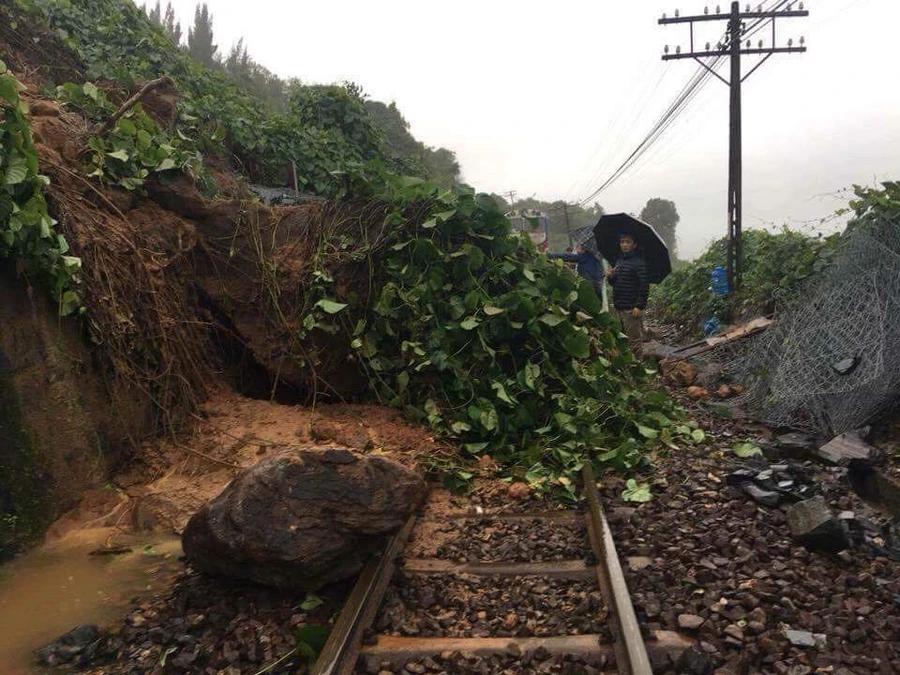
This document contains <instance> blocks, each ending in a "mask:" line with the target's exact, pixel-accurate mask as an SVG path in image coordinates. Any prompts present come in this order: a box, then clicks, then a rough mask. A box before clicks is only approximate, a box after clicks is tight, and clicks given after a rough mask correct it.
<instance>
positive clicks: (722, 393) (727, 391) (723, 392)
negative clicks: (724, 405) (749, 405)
mask: <svg viewBox="0 0 900 675" xmlns="http://www.w3.org/2000/svg"><path fill="white" fill-rule="evenodd" d="M733 395H734V390H733V389H732V388H731V387H729V386H728V385H727V384H723V385H722V386H721V387H719V388H718V389H716V396H718V397H719V398H729V397H730V396H733Z"/></svg>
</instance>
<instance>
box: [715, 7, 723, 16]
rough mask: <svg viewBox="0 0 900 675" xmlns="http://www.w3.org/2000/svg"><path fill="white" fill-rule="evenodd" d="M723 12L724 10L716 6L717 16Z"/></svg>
mask: <svg viewBox="0 0 900 675" xmlns="http://www.w3.org/2000/svg"><path fill="white" fill-rule="evenodd" d="M721 11H722V8H721V7H719V6H718V5H716V14H719V13H720V12H721Z"/></svg>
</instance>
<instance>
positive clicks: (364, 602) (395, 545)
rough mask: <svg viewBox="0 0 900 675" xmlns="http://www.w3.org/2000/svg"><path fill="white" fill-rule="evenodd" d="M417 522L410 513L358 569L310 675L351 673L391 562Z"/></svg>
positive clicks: (391, 564) (380, 596)
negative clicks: (379, 551)
mask: <svg viewBox="0 0 900 675" xmlns="http://www.w3.org/2000/svg"><path fill="white" fill-rule="evenodd" d="M415 524H416V515H415V514H413V515H412V516H410V517H409V519H408V520H407V521H406V524H405V525H404V526H403V527H402V528H400V531H399V532H397V534H395V535H394V536H393V537H391V539H390V540H389V541H388V543H387V544H386V545H385V547H384V550H383V551H382V553H381V555H376V556H375V557H373V558H372V559H371V560H370V561H369V562H368V563H367V564H366V566H365V567H364V568H363V571H362V572H360V575H359V578H358V579H357V581H356V584H354V586H353V590H352V591H350V595H349V596H348V597H347V602H346V603H344V607H343V609H341V613H340V615H339V616H338V619H337V621H335V623H334V627H333V628H332V629H331V633H329V635H328V640H326V642H325V646H324V647H323V648H322V653H321V654H319V658H318V659H316V662H315V664H314V665H313V667H312V669H311V670H310V671H309V672H310V675H350V673H352V672H353V669H354V668H355V666H356V655H357V654H358V653H359V648H360V646H361V645H362V637H363V631H365V630H366V629H367V628H368V627H369V625H370V624H371V623H372V620H373V619H374V618H375V613H376V612H377V611H378V607H379V605H380V604H381V599H382V597H383V596H384V592H385V590H386V589H387V586H388V584H389V583H390V581H391V577H392V576H393V574H394V561H395V560H396V558H397V556H398V555H400V553H401V552H402V551H403V547H404V546H406V540H407V539H409V535H410V534H411V533H412V531H413V528H414V527H415Z"/></svg>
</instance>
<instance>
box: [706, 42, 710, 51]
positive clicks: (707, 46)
mask: <svg viewBox="0 0 900 675" xmlns="http://www.w3.org/2000/svg"><path fill="white" fill-rule="evenodd" d="M706 51H709V43H708V42H707V43H706Z"/></svg>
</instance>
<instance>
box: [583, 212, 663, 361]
mask: <svg viewBox="0 0 900 675" xmlns="http://www.w3.org/2000/svg"><path fill="white" fill-rule="evenodd" d="M594 240H595V241H596V242H597V248H598V250H599V251H600V253H601V255H602V256H603V257H604V258H606V260H607V261H608V262H609V264H610V265H612V266H613V269H612V270H610V271H609V272H607V273H606V275H607V277H608V278H609V282H610V283H611V284H612V287H613V307H615V308H616V313H617V314H618V315H619V319H620V320H621V321H622V328H623V329H624V331H625V334H626V335H627V336H628V342H629V344H630V345H631V349H632V350H633V351H634V353H635V354H637V355H638V356H640V355H641V352H642V349H641V339H642V338H643V332H644V331H643V328H644V320H643V317H642V316H641V315H642V314H643V311H644V307H646V306H647V293H648V291H649V284H658V283H660V282H661V281H662V280H663V279H665V278H666V276H667V275H668V274H669V273H670V272H671V271H672V261H671V259H670V258H669V249H668V247H667V246H666V242H665V241H663V238H662V237H660V236H659V234H658V233H657V232H656V230H654V229H653V227H652V226H651V225H648V224H647V223H645V222H643V221H642V220H639V219H637V218H635V217H634V216H632V215H630V214H627V213H608V214H605V215H603V216H601V217H600V220H599V221H598V222H597V224H596V225H595V226H594Z"/></svg>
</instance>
